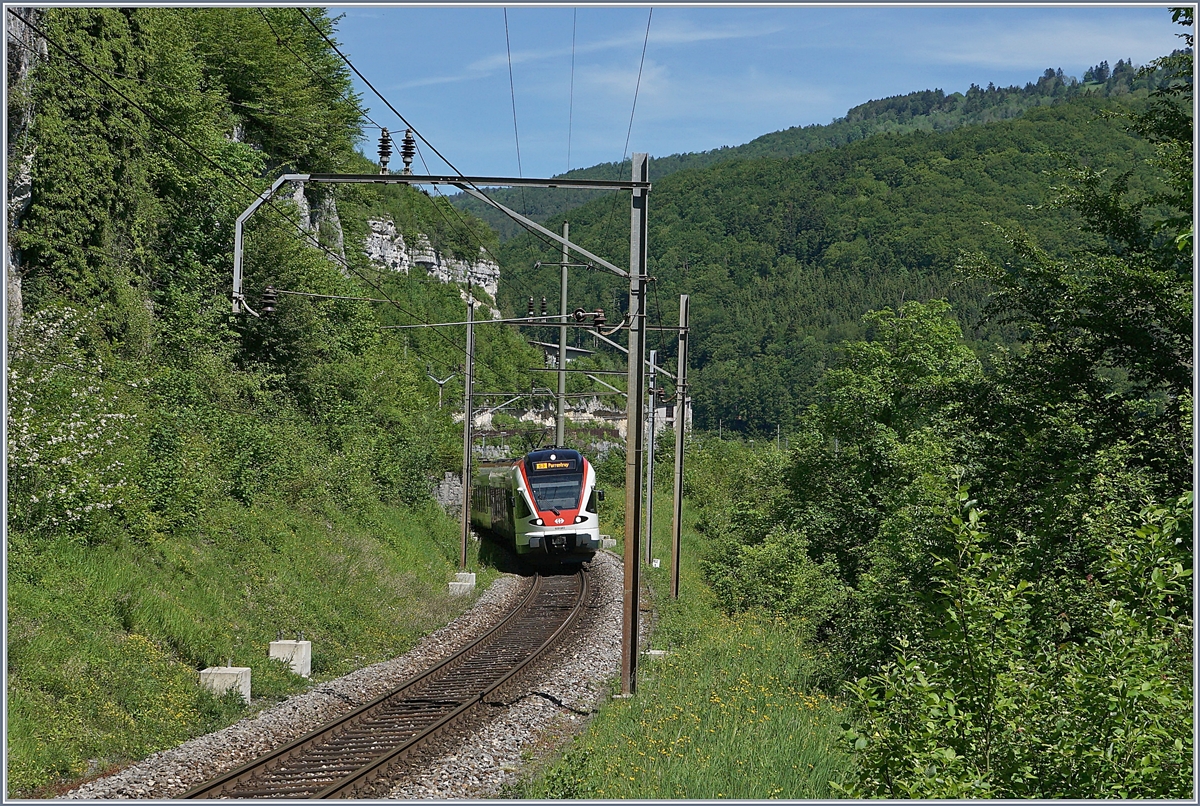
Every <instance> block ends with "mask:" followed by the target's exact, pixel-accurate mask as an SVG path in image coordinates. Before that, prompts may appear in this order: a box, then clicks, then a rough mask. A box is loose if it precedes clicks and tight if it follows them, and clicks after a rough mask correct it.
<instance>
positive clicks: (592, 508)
mask: <svg viewBox="0 0 1200 806" xmlns="http://www.w3.org/2000/svg"><path fill="white" fill-rule="evenodd" d="M603 500H604V490H592V494H591V495H589V496H588V502H587V506H586V507H585V509H586V510H587V511H588V512H599V511H600V510H599V504H600V502H601V501H603Z"/></svg>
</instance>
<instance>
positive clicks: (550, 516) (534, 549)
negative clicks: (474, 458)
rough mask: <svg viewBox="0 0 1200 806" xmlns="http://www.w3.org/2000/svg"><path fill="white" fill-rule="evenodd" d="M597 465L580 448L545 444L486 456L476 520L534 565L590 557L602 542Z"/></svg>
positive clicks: (474, 499) (479, 474)
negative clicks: (509, 455) (507, 455)
mask: <svg viewBox="0 0 1200 806" xmlns="http://www.w3.org/2000/svg"><path fill="white" fill-rule="evenodd" d="M603 500H604V491H603V490H600V489H597V488H596V470H595V468H593V467H592V464H591V463H590V462H589V461H588V460H587V459H585V458H584V456H583V454H581V453H580V452H579V451H576V450H571V449H569V448H541V449H538V450H534V451H531V452H529V453H527V454H526V455H525V456H523V457H520V458H518V459H504V460H500V461H487V462H480V464H479V466H478V470H477V471H476V472H475V474H474V476H473V477H472V479H471V525H472V526H474V527H475V528H476V529H478V530H479V531H480V532H482V533H484V535H485V536H488V537H491V538H492V539H493V540H495V541H497V542H499V543H501V544H502V545H504V546H506V547H507V548H509V549H511V550H512V551H513V552H515V553H516V555H517V557H518V558H519V559H520V560H523V561H525V562H526V563H529V564H533V565H559V566H561V565H571V564H578V563H583V562H587V561H588V560H590V559H592V556H593V555H595V553H596V551H597V550H598V549H599V548H600V515H599V504H600V502H601V501H603Z"/></svg>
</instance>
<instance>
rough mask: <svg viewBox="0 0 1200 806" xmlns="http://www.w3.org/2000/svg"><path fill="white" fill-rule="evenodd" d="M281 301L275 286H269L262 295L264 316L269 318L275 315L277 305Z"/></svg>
mask: <svg viewBox="0 0 1200 806" xmlns="http://www.w3.org/2000/svg"><path fill="white" fill-rule="evenodd" d="M278 301H279V292H278V291H276V290H275V287H274V286H270V285H269V286H267V287H266V288H264V289H263V293H262V312H263V316H269V315H271V314H273V313H275V303H276V302H278Z"/></svg>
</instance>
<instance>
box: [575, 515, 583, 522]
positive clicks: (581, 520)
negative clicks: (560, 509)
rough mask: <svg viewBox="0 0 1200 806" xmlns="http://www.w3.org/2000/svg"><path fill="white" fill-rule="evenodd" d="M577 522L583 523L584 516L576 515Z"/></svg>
mask: <svg viewBox="0 0 1200 806" xmlns="http://www.w3.org/2000/svg"><path fill="white" fill-rule="evenodd" d="M575 522H576V523H583V516H582V515H576V516H575Z"/></svg>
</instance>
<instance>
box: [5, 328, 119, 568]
mask: <svg viewBox="0 0 1200 806" xmlns="http://www.w3.org/2000/svg"><path fill="white" fill-rule="evenodd" d="M91 318H92V316H91V315H90V314H84V313H81V312H79V311H76V310H74V309H71V308H48V309H45V310H42V311H38V312H37V313H34V314H32V315H30V316H29V317H27V318H26V319H25V320H24V322H23V323H22V326H21V328H20V329H19V330H18V331H17V332H15V333H14V334H12V339H11V340H10V342H9V361H8V473H7V477H8V523H9V527H10V530H11V531H12V532H15V533H16V535H15V542H14V547H17V546H19V545H20V541H21V540H22V538H24V539H29V538H49V537H69V538H74V539H86V538H87V537H88V535H89V534H94V533H95V529H96V526H97V524H98V523H99V522H100V521H101V520H102V519H104V518H106V517H111V513H113V511H114V510H119V509H120V508H121V507H122V506H124V505H125V504H126V503H127V500H128V498H129V497H130V492H131V485H130V474H131V471H130V469H129V468H128V467H127V465H128V464H129V462H130V455H131V444H130V443H131V440H130V435H131V434H132V433H133V430H134V428H136V425H137V422H136V421H137V417H136V415H135V414H133V413H130V412H129V411H127V410H126V411H123V410H122V408H123V407H122V397H123V396H124V397H128V395H129V394H131V393H134V392H135V390H136V388H137V384H136V382H134V383H125V382H116V381H113V380H110V379H109V378H108V377H107V374H108V373H107V372H106V369H105V367H104V364H103V363H102V361H101V360H100V358H99V357H98V356H97V355H95V354H94V353H93V352H92V351H91V350H89V349H88V341H89V340H88V331H89V323H90V321H91ZM130 387H133V388H132V389H131V388H130ZM124 408H126V409H128V408H129V406H128V404H126V405H125V406H124Z"/></svg>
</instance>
